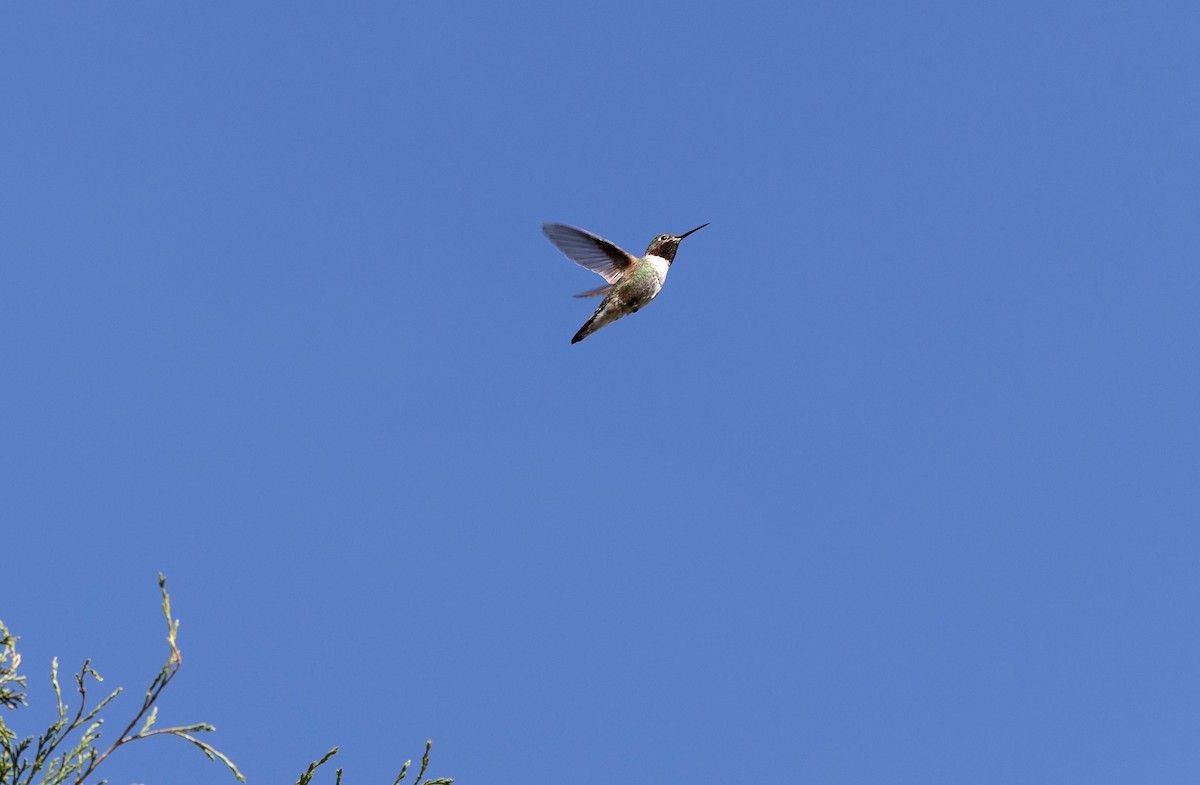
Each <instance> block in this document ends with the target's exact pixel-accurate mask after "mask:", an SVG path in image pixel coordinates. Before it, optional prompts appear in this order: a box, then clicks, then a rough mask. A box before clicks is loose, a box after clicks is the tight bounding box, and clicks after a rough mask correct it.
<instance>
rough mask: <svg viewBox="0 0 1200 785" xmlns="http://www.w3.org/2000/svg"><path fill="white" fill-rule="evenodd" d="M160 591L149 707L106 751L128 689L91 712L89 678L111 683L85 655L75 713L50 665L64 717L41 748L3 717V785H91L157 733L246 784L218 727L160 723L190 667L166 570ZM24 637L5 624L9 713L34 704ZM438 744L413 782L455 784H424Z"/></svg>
mask: <svg viewBox="0 0 1200 785" xmlns="http://www.w3.org/2000/svg"><path fill="white" fill-rule="evenodd" d="M158 588H159V591H160V592H161V593H162V608H163V615H164V616H166V619H167V643H168V644H169V646H170V651H169V653H168V655H167V662H166V664H165V665H163V667H162V670H160V671H159V672H158V675H156V676H155V677H154V679H153V681H151V682H150V687H149V688H148V689H147V690H146V695H145V697H144V698H143V699H142V706H141V708H140V709H139V710H138V712H137V713H136V714H135V715H134V717H133V719H132V720H130V721H129V723H128V724H127V725H126V726H125V729H124V730H123V731H121V733H120V734H119V735H118V736H117V738H116V739H115V740H114V741H113V742H112V744H110V745H109V746H108V747H106V748H103V747H102V745H101V744H100V737H101V729H102V728H103V725H104V720H103V718H100V717H99V716H98V715H99V713H100V711H101V709H103V708H104V707H105V706H107V705H108V704H109V703H110V702H111V701H112V700H113V699H114V698H116V697H117V696H118V695H120V694H121V690H120V688H118V689H116V690H114V691H113V692H112V693H111V694H110V695H108V697H106V698H104V699H103V700H101V701H100V702H99V703H98V704H96V706H95V707H93V708H92V709H90V710H88V709H87V698H88V696H87V689H88V681H89V679H91V680H94V681H96V682H97V683H99V682H103V681H104V679H103V678H101V676H100V674H99V673H97V672H96V671H95V669H93V668H92V666H91V660H85V661H84V663H83V667H82V668H81V669H80V671H79V673H77V674H75V685H76V691H77V692H78V693H79V708H78V709H76V710H75V713H74V714H71V712H70V707H69V706H67V705H66V704H65V703H63V696H62V690H61V688H60V687H59V683H58V659H57V658H55V659H54V661H53V662H52V664H51V667H50V682H51V684H52V685H53V686H54V695H55V698H56V699H57V702H58V718H57V719H56V720H55V721H54V722H53V723H52V724H51V725H50V727H49V728H47V729H46V732H45V733H43V734H41V735H39V736H38V737H37V739H36V745H35V744H34V741H35V740H34V737H32V736H29V737H26V738H24V739H20V738H19V737H18V736H17V734H16V733H14V732H13V731H12V730H11V729H10V728H9V727H8V726H7V725H6V724H5V722H4V717H3V716H0V785H33V783H34V782H35V781H37V782H38V783H39V785H62V783H67V782H71V783H73V785H83V784H84V783H85V782H87V781H88V778H89V777H91V776H92V775H93V774H95V772H96V769H97V768H98V767H99V766H100V764H101V763H103V762H104V761H105V760H106V759H107V758H108V757H109V756H110V755H111V754H112V753H113V752H115V751H116V750H117V749H118V748H120V747H122V746H124V745H125V744H128V743H130V742H132V741H138V740H139V739H148V738H150V737H152V736H176V737H178V738H181V739H183V740H184V741H187V742H189V743H191V744H192V745H194V746H195V747H197V748H199V750H200V751H201V752H203V753H204V754H205V756H207V757H208V759H209V760H219V761H221V762H222V763H224V764H225V765H226V766H227V767H229V770H230V771H231V772H233V775H234V776H235V777H237V779H238V781H239V782H245V781H246V778H245V777H243V776H242V774H241V772H239V771H238V769H237V766H235V765H234V764H233V761H231V760H229V758H227V757H226V756H225V755H224V754H222V753H221V752H220V751H218V750H217V749H216V748H215V747H213V746H212V745H210V744H209V743H207V742H205V741H203V740H201V739H200V738H198V737H197V736H196V735H195V734H198V733H208V732H211V731H214V730H216V728H215V727H213V726H212V725H209V724H207V723H196V724H194V725H179V726H175V727H171V728H155V727H154V724H155V721H156V720H157V719H158V707H157V706H155V703H156V702H157V701H158V697H159V696H160V695H161V694H162V692H163V690H165V689H166V687H167V685H168V684H170V683H171V680H172V679H174V678H175V675H176V674H177V673H179V668H180V666H181V665H182V664H183V658H182V657H181V656H180V654H179V647H178V645H177V643H176V638H177V636H178V633H179V620H178V619H174V618H172V617H171V597H170V596H169V595H168V594H167V579H166V578H165V577H163V575H162V574H161V573H160V574H159V576H158ZM17 640H18V639H17V638H16V637H14V636H12V635H10V634H9V632H8V628H6V627H5V626H4V623H3V622H2V621H0V708H4V709H9V710H13V709H16V708H18V707H20V706H24V705H26V703H25V692H24V690H25V677H24V676H22V675H20V674H18V672H17V669H18V668H19V666H20V664H21V655H20V654H18V653H17V645H16V644H17ZM139 723H141V729H140V730H138V731H137V732H136V733H134V732H133V729H134V728H135V727H137V726H138V724H139ZM76 734H78V735H77V737H76V739H75V741H74V742H71V741H69V739H70V738H71V737H72V736H75V735H76ZM432 746H433V742H432V741H429V742H426V744H425V755H424V757H422V759H421V769H420V771H419V772H418V773H417V778H416V781H415V782H414V783H413V785H450V784H451V783H453V782H454V780H453V779H449V778H442V779H436V780H435V779H425V780H424V781H422V778H423V777H424V776H425V770H426V769H427V768H428V767H429V750H430V748H431V747H432ZM335 754H337V747H334V748H333V749H332V750H330V751H329V752H328V753H326V754H325V757H323V758H321V760H319V761H315V762H313V763H312V764H311V765H309V767H308V770H307V771H305V772H304V774H303V775H301V777H300V779H299V780H298V781H297V785H309V783H311V782H312V778H313V776H314V774H315V773H316V771H317V769H318V768H320V767H321V766H322V765H323V764H324V763H326V762H327V761H328V760H329V759H330V758H332V757H333V756H334V755H335ZM411 764H412V761H408V762H407V763H405V764H404V766H403V767H402V768H401V769H400V776H398V777H397V778H396V780H395V782H394V783H393V785H398V783H399V782H400V781H401V780H403V779H404V776H405V774H406V773H407V772H408V767H409V766H410V765H411ZM341 781H342V770H341V769H338V770H337V780H336V782H337V785H341ZM104 782H105V780H100V781H99V783H98V785H104Z"/></svg>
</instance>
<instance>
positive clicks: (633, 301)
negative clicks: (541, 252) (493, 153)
mask: <svg viewBox="0 0 1200 785" xmlns="http://www.w3.org/2000/svg"><path fill="white" fill-rule="evenodd" d="M705 226H708V224H704V225H702V226H697V227H696V228H695V229H692V231H691V232H684V233H683V234H679V235H675V234H660V235H659V236H658V237H655V238H654V239H653V240H651V241H650V247H649V248H647V249H646V255H645V256H643V257H641V258H640V259H639V258H638V257H636V256H634V255H633V254H631V253H629V252H628V251H625V250H623V249H621V248H620V247H619V246H617V245H616V244H614V243H611V242H609V241H608V240H604V239H602V238H600V237H597V236H596V235H594V234H592V233H590V232H585V231H584V230H582V229H576V228H575V227H573V226H567V225H565V224H543V225H542V231H543V232H545V234H546V237H548V238H550V242H552V243H554V244H555V245H556V246H557V247H558V249H559V250H560V251H562V252H563V253H564V254H566V255H567V256H568V257H569V258H570V259H571V260H572V261H574V262H576V263H577V264H579V265H581V266H583V267H586V268H588V269H589V270H591V271H592V272H594V273H596V274H598V275H600V276H602V277H603V278H604V280H606V281H608V285H607V286H602V287H600V288H599V289H593V290H591V291H590V292H584V293H583V294H580V295H576V296H577V297H594V296H598V295H604V299H603V300H602V301H601V302H600V307H598V308H597V309H596V312H595V313H593V314H592V318H590V319H588V320H587V322H586V323H585V324H584V325H583V327H580V328H579V332H577V333H575V337H574V338H572V339H571V343H579V342H580V341H582V340H583V339H584V338H586V337H588V336H589V335H591V334H592V333H594V332H596V331H597V330H599V329H600V328H601V327H604V326H606V325H609V324H612V323H613V322H615V321H616V320H617V319H620V318H621V317H622V316H625V315H626V314H631V313H637V312H638V310H640V309H641V308H642V307H644V306H645V305H646V304H647V303H648V302H650V301H651V300H653V299H654V298H655V297H657V296H658V293H659V292H660V291H662V287H663V282H664V281H666V280H667V273H668V272H670V270H671V263H672V262H674V260H675V251H676V250H678V248H679V242H680V241H681V240H683V238H685V237H687V236H688V235H689V234H691V233H692V232H695V231H697V230H698V229H703V228H704V227H705Z"/></svg>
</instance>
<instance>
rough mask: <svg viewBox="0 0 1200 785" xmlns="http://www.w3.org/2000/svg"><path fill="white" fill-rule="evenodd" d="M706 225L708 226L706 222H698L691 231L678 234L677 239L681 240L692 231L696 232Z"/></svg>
mask: <svg viewBox="0 0 1200 785" xmlns="http://www.w3.org/2000/svg"><path fill="white" fill-rule="evenodd" d="M706 226H708V224H700V225H699V226H697V227H696V228H695V229H693V230H692V231H691V232H684V233H683V234H681V235H679V239H680V240H682V239H683V238H685V237H687V236H688V235H689V234H691V233H692V232H698V231H700V230H701V229H703V228H704V227H706Z"/></svg>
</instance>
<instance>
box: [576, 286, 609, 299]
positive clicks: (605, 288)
mask: <svg viewBox="0 0 1200 785" xmlns="http://www.w3.org/2000/svg"><path fill="white" fill-rule="evenodd" d="M615 288H616V287H615V285H613V284H611V283H610V284H609V285H608V286H601V287H600V288H599V289H589V290H587V291H586V292H584V293H583V294H577V295H575V296H576V297H599V296H600V295H602V294H608V293H609V292H611V291H612V290H613V289H615Z"/></svg>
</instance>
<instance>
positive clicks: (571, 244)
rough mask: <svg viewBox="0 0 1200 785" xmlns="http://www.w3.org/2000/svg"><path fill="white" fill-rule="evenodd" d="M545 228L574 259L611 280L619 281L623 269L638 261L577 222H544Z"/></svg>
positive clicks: (564, 251)
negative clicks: (576, 223) (579, 225)
mask: <svg viewBox="0 0 1200 785" xmlns="http://www.w3.org/2000/svg"><path fill="white" fill-rule="evenodd" d="M542 231H543V232H544V233H545V234H546V236H547V237H549V238H550V242H552V243H554V244H555V245H556V246H558V250H560V251H562V252H563V253H565V254H566V255H567V256H568V257H569V258H570V259H571V261H573V262H575V263H576V264H579V265H582V266H584V267H586V268H588V269H589V270H591V271H592V272H594V273H596V274H597V275H600V276H601V277H603V278H604V280H606V281H608V282H609V283H616V282H617V279H618V278H620V277H621V273H623V272H624V271H625V270H627V269H629V266H630V265H631V264H633V263H634V262H636V261H637V258H636V257H633V256H630V255H629V254H628V253H626V252H625V251H622V250H621V249H620V248H618V247H617V246H615V245H613V244H612V243H610V242H609V241H608V240H604V239H602V238H600V237H597V236H596V235H594V234H592V233H591V232H585V231H583V230H582V229H576V228H575V227H574V226H567V225H566V224H542Z"/></svg>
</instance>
